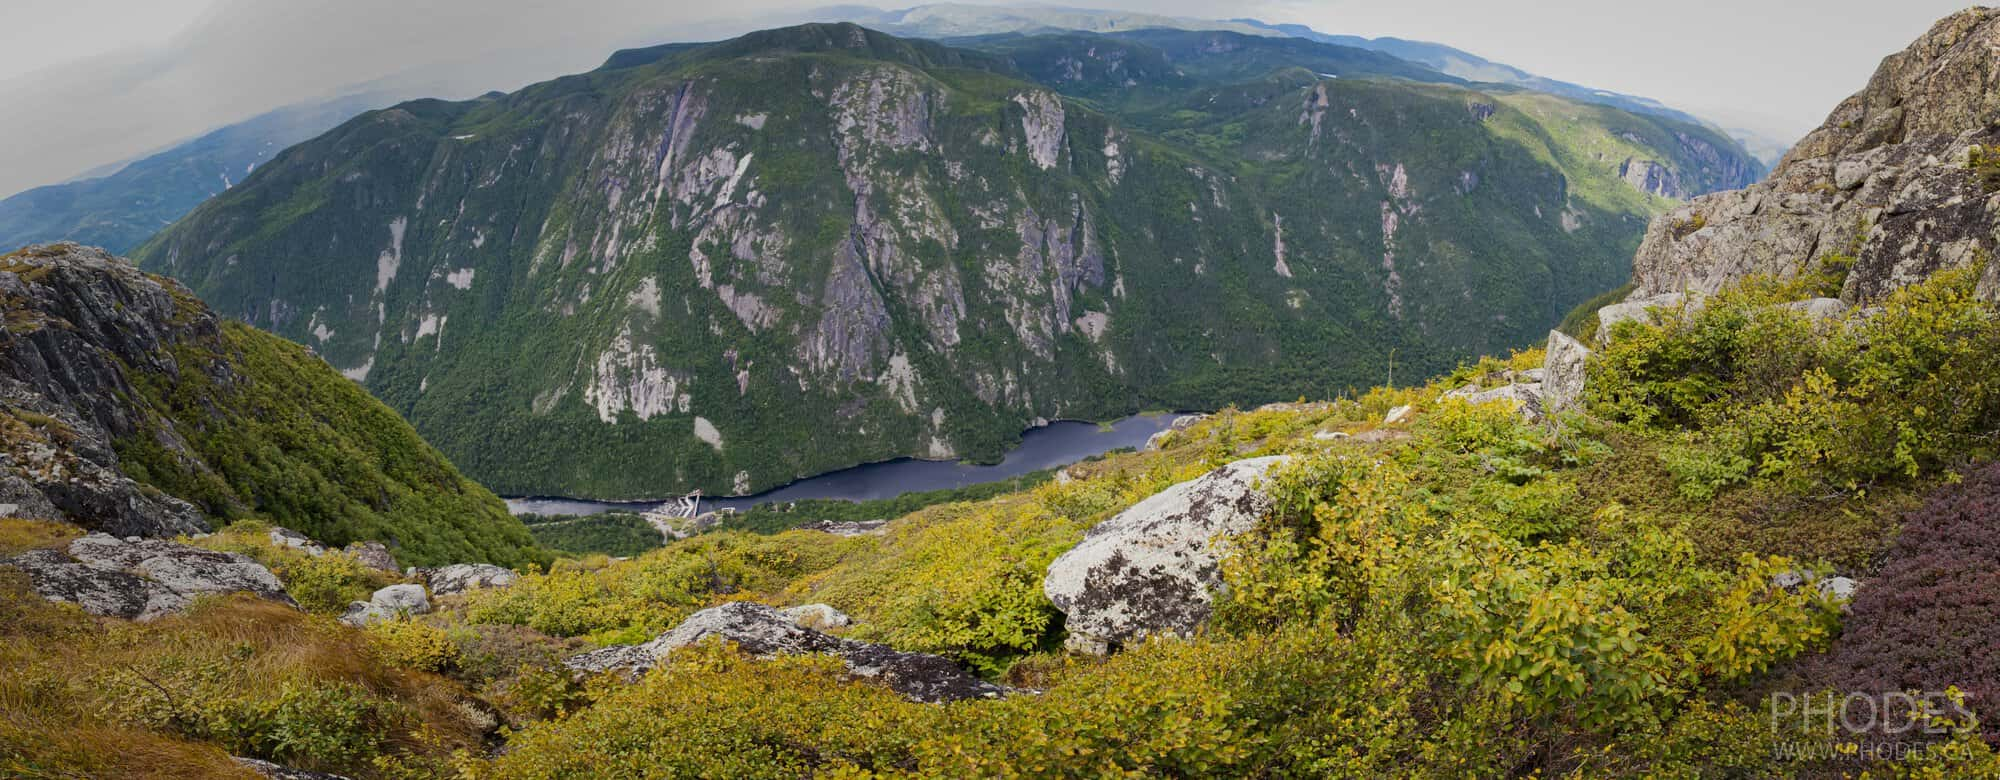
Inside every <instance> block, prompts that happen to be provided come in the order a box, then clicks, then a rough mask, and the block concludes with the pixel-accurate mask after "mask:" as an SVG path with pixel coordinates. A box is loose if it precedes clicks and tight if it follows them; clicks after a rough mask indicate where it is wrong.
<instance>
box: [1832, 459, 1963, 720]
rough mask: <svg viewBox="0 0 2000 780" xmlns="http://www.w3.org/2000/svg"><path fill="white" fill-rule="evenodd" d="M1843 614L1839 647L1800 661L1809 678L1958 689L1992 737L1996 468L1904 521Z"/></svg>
mask: <svg viewBox="0 0 2000 780" xmlns="http://www.w3.org/2000/svg"><path fill="white" fill-rule="evenodd" d="M1851 609H1852V612H1853V614H1852V616H1851V617H1849V618H1848V619H1847V627H1846V630H1845V631H1844V632H1843V633H1842V634H1841V637H1840V641H1839V642H1838V643H1836V644H1835V645H1834V647H1833V649H1832V651H1831V652H1829V653H1827V655H1826V656H1825V657H1823V658H1820V659H1816V660H1815V661H1814V662H1813V663H1811V664H1809V665H1808V669H1809V670H1810V675H1809V682H1811V683H1812V684H1814V685H1817V686H1828V687H1831V688H1833V689H1835V690H1836V691H1840V692H1848V691H1855V692H1865V693H1884V692H1891V691H1903V690H1919V691H1942V690H1944V689H1945V688H1946V687H1948V686H1957V687H1959V688H1961V689H1963V690H1964V691H1965V692H1966V693H1967V694H1969V699H1970V701H1969V703H1970V704H1971V706H1972V708H1973V710H1974V712H1976V713H1977V714H1978V715H1979V719H1980V728H1981V729H1982V730H1983V731H1984V733H1985V734H1986V736H1987V738H1988V739H1995V738H2000V653H1996V652H1994V648H1995V647H2000V466H1987V467H1984V468H1982V469H1979V470H1978V471H1975V472H1973V473H1971V474H1970V475H1968V476H1967V477H1966V478H1965V480H1964V482H1962V483H1960V484H1958V485H1954V486H1951V487H1947V488H1944V489H1941V490H1939V491H1937V493H1935V494H1934V495H1933V496H1932V497H1931V499H1930V501H1929V502H1928V503H1926V504H1925V505H1924V506H1923V508H1921V509H1919V510H1917V511H1914V512H1911V513H1910V514H1909V515H1907V516H1906V517H1905V518H1904V521H1903V530H1902V533H1901V535H1900V536H1899V537H1898V538H1897V540H1896V543H1895V546H1894V547H1893V548H1892V549H1891V550H1890V551H1889V554H1888V556H1887V558H1886V559H1885V561H1884V562H1883V565H1882V569H1881V571H1880V572H1879V573H1877V574H1876V575H1875V576H1873V577H1871V578H1869V579H1868V580H1867V582H1866V583H1864V584H1863V586H1862V587H1861V588H1860V590H1859V591H1857V593H1856V594H1855V597H1854V602H1853V604H1852V605H1851Z"/></svg>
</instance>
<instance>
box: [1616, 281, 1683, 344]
mask: <svg viewBox="0 0 2000 780" xmlns="http://www.w3.org/2000/svg"><path fill="white" fill-rule="evenodd" d="M1692 300H1693V302H1690V296H1688V295H1685V294H1683V293H1660V294H1658V295H1649V296H1646V297H1643V298H1640V297H1632V298H1627V299H1625V300H1624V301H1621V302H1619V303H1614V304H1611V305H1610V306H1606V307H1604V308H1602V309H1598V310H1597V343H1599V344H1607V343H1610V341H1611V329H1612V327H1614V326H1616V325H1617V324H1618V323H1621V322H1637V323H1640V324H1642V325H1657V324H1659V317H1658V314H1660V313H1662V312H1667V313H1680V312H1683V311H1687V310H1689V309H1694V308H1699V307H1700V305H1701V303H1700V301H1701V298H1700V296H1694V297H1693V299H1692Z"/></svg>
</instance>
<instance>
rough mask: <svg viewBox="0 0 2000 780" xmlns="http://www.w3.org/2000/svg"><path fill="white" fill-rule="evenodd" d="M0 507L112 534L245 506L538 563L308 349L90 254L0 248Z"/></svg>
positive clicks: (446, 552)
mask: <svg viewBox="0 0 2000 780" xmlns="http://www.w3.org/2000/svg"><path fill="white" fill-rule="evenodd" d="M0 301H4V303H5V308H6V323H5V329H4V330H0V434H4V435H0V447H4V449H0V516H6V517H11V518H23V519H46V520H58V521H65V522H69V523H74V524H76V525H80V526H82V527H84V528H86V529H90V530H94V531H104V532H108V533H111V534H113V535H116V536H148V537H155V536H173V535H176V534H198V533H201V532H205V531H208V530H209V529H210V525H211V522H212V521H233V520H236V519H244V518H255V519H260V520H265V521H269V522H273V523H278V524H282V525H285V526H287V527H290V528H294V529H298V530H300V531H303V532H305V533H308V534H310V535H311V536H312V537H313V538H315V539H318V540H320V541H323V542H327V543H330V544H336V545H339V544H346V543H348V542H351V541H357V540H379V541H385V542H388V543H390V544H391V545H392V546H394V547H395V548H396V555H397V556H398V557H399V558H400V559H402V560H403V561H404V562H406V563H413V564H416V565H430V564H437V563H446V562H454V561H466V560H484V561H494V562H499V563H506V564H510V565H520V564H525V563H528V562H531V561H534V560H536V559H537V555H538V554H537V553H534V552H532V551H531V549H530V548H531V547H532V543H531V542H530V540H529V538H528V533H527V529H526V528H525V527H523V526H522V525H521V524H520V523H519V522H518V521H515V520H514V519H513V518H512V517H511V516H509V515H508V514H507V510H506V507H505V505H504V504H502V503H501V501H500V500H499V499H498V498H496V497H494V495H493V494H492V493H490V492H488V491H486V490H485V489H484V488H481V487H479V486H478V485H476V484H474V483H472V482H471V481H469V480H467V479H465V478H464V477H463V476H460V475H459V473H458V470H457V469H454V468H453V467H452V465H451V464H450V463H449V462H447V461H446V460H445V459H444V458H443V457H441V456H439V455H438V453H437V451H436V450H433V449H431V448H430V447H429V446H428V445H426V444H425V443H424V442H423V440H422V439H420V438H418V437H417V434H416V432H415V431H413V430H411V429H410V427H409V425H408V424H407V423H405V422H403V420H402V419H401V418H398V417H397V416H396V414H395V413H394V412H392V411H390V410H389V409H388V408H387V407H384V406H383V405H382V404H381V403H379V402H377V401H375V400H374V399H372V398H370V397H368V395H367V394H366V393H365V392H363V391H362V390H361V389H360V388H358V387H355V386H354V385H353V383H351V382H347V381H345V380H343V379H341V378H340V375H339V374H338V373H336V372H335V371H334V370H333V369H332V368H330V367H328V366H327V365H326V363H324V362H323V361H321V360H319V359H318V358H316V357H314V356H312V355H311V354H310V353H309V352H308V351H307V350H305V349H304V348H302V347H299V346H298V345H296V344H292V343H290V342H287V341H285V340H283V339H280V338H277V337H275V336H271V335H269V334H266V333H262V332H259V331H257V330H254V329H252V328H250V327H248V326H246V325H243V324H241V323H237V322H228V321H224V320H222V319H221V318H219V317H217V316H215V314H214V313H212V312H210V311H209V310H208V309H207V307H205V306H203V305H202V304H201V302H200V301H199V300H197V299H196V298H195V297H194V294H193V293H191V292H189V291H188V290H187V288H185V287H182V286H180V285H179V284H176V283H174V282H173V281H172V280H168V279H163V278H160V277H156V276H151V275H147V274H142V273H140V272H139V271H138V269H136V268H134V267H133V266H132V265H130V264H129V263H127V262H125V261H123V260H120V259H117V258H114V257H112V256H110V255H108V254H106V253H104V252H103V251H102V250H96V249H86V248H83V247H79V246H76V245H74V244H55V245H38V246H31V247H28V248H26V249H22V250H19V251H16V252H13V253H10V254H7V255H4V256H0Z"/></svg>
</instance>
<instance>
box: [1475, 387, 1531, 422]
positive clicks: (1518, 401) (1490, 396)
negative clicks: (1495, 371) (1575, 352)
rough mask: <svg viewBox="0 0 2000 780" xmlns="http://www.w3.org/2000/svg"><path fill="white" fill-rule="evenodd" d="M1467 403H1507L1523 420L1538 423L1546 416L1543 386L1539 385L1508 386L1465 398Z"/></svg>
mask: <svg viewBox="0 0 2000 780" xmlns="http://www.w3.org/2000/svg"><path fill="white" fill-rule="evenodd" d="M1465 401H1466V403H1473V404H1490V403H1496V402H1498V403H1505V404H1508V405H1509V408H1511V409H1513V410H1514V413H1515V414H1518V415H1520V416H1521V419H1523V420H1527V421H1528V422H1531V423H1538V422H1541V421H1542V420H1543V418H1544V417H1545V415H1544V414H1543V409H1542V386H1541V385H1538V384H1521V385H1507V386H1506V387H1497V388H1494V389H1492V390H1487V391H1485V392H1480V393H1474V394H1472V395H1469V396H1466V397H1465Z"/></svg>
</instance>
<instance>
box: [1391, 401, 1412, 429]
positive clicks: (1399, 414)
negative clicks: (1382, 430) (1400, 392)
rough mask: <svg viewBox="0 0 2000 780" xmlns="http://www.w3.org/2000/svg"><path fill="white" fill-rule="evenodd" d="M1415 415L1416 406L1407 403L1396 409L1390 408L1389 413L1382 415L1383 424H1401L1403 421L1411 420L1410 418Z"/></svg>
mask: <svg viewBox="0 0 2000 780" xmlns="http://www.w3.org/2000/svg"><path fill="white" fill-rule="evenodd" d="M1415 416H1417V410H1416V407H1413V406H1409V405H1407V404H1406V405H1403V406H1398V407H1396V408H1394V409H1390V410H1389V413H1388V414H1385V415H1383V416H1382V424H1383V425H1401V424H1403V423H1406V422H1409V421H1410V418H1412V417H1415Z"/></svg>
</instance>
